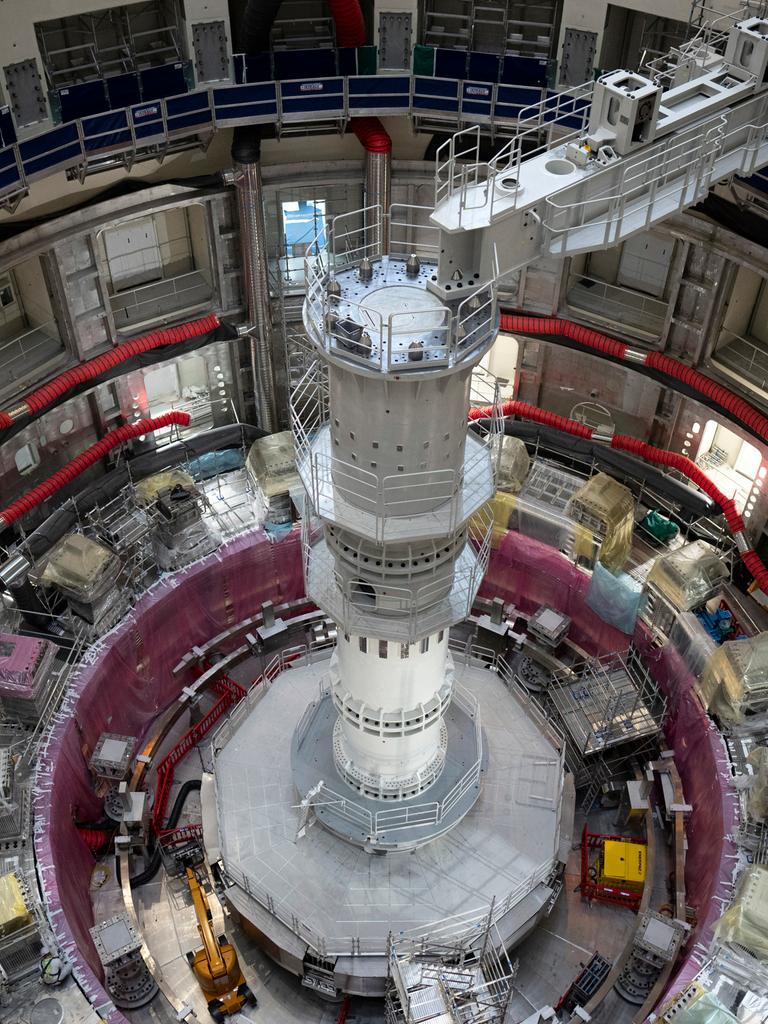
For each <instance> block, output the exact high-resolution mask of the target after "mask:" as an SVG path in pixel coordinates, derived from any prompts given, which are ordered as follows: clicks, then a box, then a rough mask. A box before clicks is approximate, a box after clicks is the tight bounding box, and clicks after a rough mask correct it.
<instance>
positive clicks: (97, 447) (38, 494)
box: [0, 411, 191, 527]
mask: <svg viewBox="0 0 768 1024" xmlns="http://www.w3.org/2000/svg"><path fill="white" fill-rule="evenodd" d="M190 420H191V417H190V415H189V413H188V412H177V411H174V412H166V413H163V414H162V416H154V417H151V418H150V419H146V420H138V422H136V423H130V424H126V425H125V426H122V427H117V428H116V429H115V430H111V431H110V432H109V433H108V434H106V435H105V436H104V437H102V439H101V440H100V441H97V442H96V444H92V445H91V446H90V448H86V449H85V451H84V452H81V453H80V455H77V456H76V457H75V458H74V459H72V461H71V462H68V463H67V464H66V466H62V468H61V469H59V470H57V471H56V472H55V473H54V474H53V475H52V476H49V477H48V479H47V480H44V481H43V482H42V483H41V484H38V485H37V487H33V488H32V490H31V491H28V492H27V493H26V494H24V495H22V496H21V497H20V498H17V499H16V501H13V502H11V504H10V505H8V506H7V508H4V509H3V510H2V511H0V527H7V526H11V525H12V524H13V523H15V522H16V521H17V520H18V519H21V517H22V516H24V515H26V514H27V513H28V512H31V511H32V509H33V508H36V507H37V506H38V505H40V504H41V503H42V502H43V501H45V500H46V499H48V498H50V497H51V496H52V495H54V494H55V493H56V492H57V491H60V490H61V488H62V487H65V486H66V485H67V484H68V483H70V482H71V481H72V480H74V479H75V477H77V476H79V475H80V474H81V473H83V472H85V470H86V469H88V468H89V467H90V466H93V465H94V463H96V462H98V461H99V460H100V459H103V458H104V456H105V455H108V454H109V452H111V451H112V450H113V449H114V448H117V447H118V445H121V444H123V443H124V442H125V441H131V440H133V439H134V438H137V437H142V436H143V435H144V434H151V433H153V432H154V431H155V430H160V429H162V428H163V427H170V426H179V427H188V426H189V424H190Z"/></svg>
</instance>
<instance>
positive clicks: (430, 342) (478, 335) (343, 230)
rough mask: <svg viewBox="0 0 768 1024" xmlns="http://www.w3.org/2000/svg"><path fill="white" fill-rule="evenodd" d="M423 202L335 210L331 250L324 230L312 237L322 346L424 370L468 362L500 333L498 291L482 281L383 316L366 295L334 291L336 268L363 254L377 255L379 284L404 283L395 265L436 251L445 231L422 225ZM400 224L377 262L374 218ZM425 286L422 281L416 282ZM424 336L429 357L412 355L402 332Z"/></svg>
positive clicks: (310, 274)
mask: <svg viewBox="0 0 768 1024" xmlns="http://www.w3.org/2000/svg"><path fill="white" fill-rule="evenodd" d="M424 212H425V208H424V207H421V206H409V205H407V204H404V203H400V204H396V205H394V206H392V207H390V209H389V211H382V209H381V207H379V206H369V207H365V208H364V209H362V210H353V211H351V212H350V213H347V214H341V215H339V216H338V217H335V218H334V219H333V220H332V222H331V224H330V227H329V229H328V249H327V253H326V252H322V251H315V250H319V249H320V244H319V243H320V236H319V235H318V237H317V239H316V240H315V242H313V243H311V244H310V251H311V252H312V254H311V255H309V256H307V257H306V259H305V262H304V281H305V287H306V301H305V306H304V311H305V314H306V318H307V326H308V331H309V333H310V335H311V337H312V339H313V341H314V342H315V344H316V345H318V347H320V348H321V349H322V350H324V351H326V352H328V353H329V354H331V355H333V356H334V357H336V358H338V359H342V360H343V361H344V362H349V363H353V364H356V365H359V366H365V367H366V368H367V369H373V370H378V371H380V372H382V373H387V372H390V371H396V372H397V373H398V374H404V373H418V372H422V373H423V372H424V370H425V369H430V370H433V369H438V368H441V367H450V366H454V365H457V364H459V363H462V362H466V361H469V360H471V359H473V358H475V357H476V356H477V353H478V351H479V350H480V349H482V348H483V347H485V346H487V345H489V344H490V342H491V341H492V339H493V337H494V336H495V332H496V321H497V317H496V311H497V308H496V290H495V286H494V285H493V284H488V285H483V286H481V287H479V288H477V289H476V290H475V291H474V292H472V293H470V294H469V295H467V297H466V298H465V299H464V300H463V301H462V302H461V303H458V304H457V303H452V304H451V305H445V304H439V303H436V302H435V301H434V298H431V301H430V300H428V299H427V297H426V292H425V300H424V306H423V308H421V309H419V308H418V307H417V308H413V309H409V310H408V312H407V313H397V312H395V313H390V314H389V315H387V316H386V318H385V317H384V316H382V314H381V313H379V312H378V311H376V310H375V309H372V308H370V306H368V305H366V303H365V302H364V301H362V302H358V301H356V300H355V299H352V298H345V297H342V296H340V295H333V294H329V291H328V286H329V284H331V282H332V281H334V279H335V278H336V276H337V275H343V274H344V272H345V271H350V272H354V268H356V267H358V266H359V265H360V263H361V262H362V260H363V259H369V260H371V261H372V262H373V261H374V260H375V261H376V262H375V264H374V272H375V273H376V274H377V275H379V276H378V278H377V283H379V282H380V283H381V284H382V285H384V284H392V285H394V284H396V283H398V282H399V277H401V276H402V274H400V275H398V273H397V268H398V266H399V267H400V269H401V270H402V266H403V264H402V262H398V261H404V260H405V259H407V257H408V256H409V255H410V254H411V253H412V252H415V254H416V255H418V256H419V257H420V259H422V260H428V259H433V258H434V257H435V256H436V255H438V249H439V244H438V241H437V239H438V238H439V231H438V229H437V228H436V227H435V226H434V225H429V224H424V223H423V221H424ZM372 221H373V222H376V224H377V225H381V224H385V225H386V224H389V226H390V228H391V227H392V225H394V227H395V229H396V230H395V235H394V248H393V251H392V255H390V256H384V257H382V258H381V260H380V262H379V248H380V243H379V238H380V231H379V230H378V227H377V228H376V230H372V229H371V227H370V225H371V222H372ZM418 287H421V286H418ZM414 337H415V338H420V339H421V340H422V344H423V346H424V353H423V355H424V356H426V358H423V357H422V358H419V359H411V358H408V356H407V354H406V352H405V350H404V347H403V341H404V339H411V340H413V339H414Z"/></svg>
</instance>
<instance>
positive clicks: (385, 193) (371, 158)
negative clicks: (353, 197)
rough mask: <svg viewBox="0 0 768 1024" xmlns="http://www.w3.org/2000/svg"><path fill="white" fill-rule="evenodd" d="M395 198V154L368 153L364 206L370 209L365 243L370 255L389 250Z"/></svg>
mask: <svg viewBox="0 0 768 1024" xmlns="http://www.w3.org/2000/svg"><path fill="white" fill-rule="evenodd" d="M391 202H392V154H391V153H375V152H371V151H370V150H366V153H365V206H366V207H371V206H373V207H378V208H379V209H378V211H376V210H370V211H369V212H368V213H367V214H366V217H367V222H366V225H365V227H366V239H365V241H366V245H367V246H370V247H371V248H370V249H369V250H368V253H369V256H386V255H388V254H389V207H390V204H391Z"/></svg>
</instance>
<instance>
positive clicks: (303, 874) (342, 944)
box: [206, 662, 563, 995]
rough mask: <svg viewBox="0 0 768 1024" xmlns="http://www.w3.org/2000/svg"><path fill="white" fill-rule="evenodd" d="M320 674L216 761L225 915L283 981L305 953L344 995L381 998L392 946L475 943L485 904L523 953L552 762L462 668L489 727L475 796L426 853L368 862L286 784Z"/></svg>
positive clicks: (547, 858) (548, 839)
mask: <svg viewBox="0 0 768 1024" xmlns="http://www.w3.org/2000/svg"><path fill="white" fill-rule="evenodd" d="M326 671H327V664H326V663H322V662H321V663H319V664H315V665H311V666H304V667H300V668H289V669H287V670H286V671H285V672H283V673H282V674H281V675H280V676H279V677H277V678H276V680H275V681H274V683H273V684H272V686H271V687H270V688H269V690H267V691H266V692H265V693H264V695H263V697H262V698H261V700H260V701H259V702H258V703H256V705H255V706H254V708H253V710H252V711H251V712H250V713H249V715H248V716H247V717H246V718H244V719H243V721H242V723H241V724H240V725H239V727H238V728H237V731H236V732H235V733H234V734H233V735H232V737H231V739H229V741H228V742H226V744H225V745H224V746H223V747H222V748H221V749H220V750H218V751H217V752H216V758H215V778H216V803H217V819H218V835H213V834H211V835H209V834H208V831H207V832H206V844H207V845H215V844H218V845H219V846H220V849H221V857H222V862H223V865H224V869H225V873H226V877H227V879H228V883H229V884H228V887H227V889H226V897H227V900H228V901H229V903H230V904H231V906H232V907H233V908H234V909H235V910H236V911H237V913H238V914H239V915H241V917H242V918H244V919H245V920H246V921H248V922H250V924H251V926H252V929H253V930H254V931H255V933H257V934H258V935H259V936H260V941H261V942H262V944H263V946H264V948H265V949H266V950H267V951H268V952H270V955H272V956H273V957H274V958H275V959H276V960H278V961H279V962H280V963H282V964H283V965H284V966H286V967H288V969H289V970H292V971H294V973H297V974H298V973H301V971H302V969H303V968H302V964H303V957H304V956H305V954H307V953H308V952H310V953H313V955H315V956H322V957H323V959H325V960H329V961H331V962H332V963H333V964H334V965H335V966H334V971H335V973H336V974H337V984H338V987H339V988H341V989H343V990H344V991H348V992H360V993H363V994H366V995H373V994H379V993H380V992H383V986H384V983H385V980H386V976H387V946H388V939H389V936H390V934H396V935H397V934H404V935H406V934H419V935H426V936H428V935H430V934H433V933H434V934H437V933H438V932H441V931H444V929H445V927H446V922H451V926H453V925H455V926H456V927H457V928H464V929H465V931H466V932H467V934H469V935H470V936H471V930H472V928H476V927H477V926H478V925H477V922H479V921H482V920H484V919H486V918H487V915H488V912H489V909H490V907H491V905H492V903H493V905H494V907H495V914H496V915H498V927H499V930H500V934H501V935H502V937H503V938H504V939H505V941H519V939H520V938H522V937H523V936H524V934H526V931H527V930H529V929H530V927H532V926H533V924H534V922H535V920H536V918H537V915H538V914H540V913H541V912H542V909H543V907H544V905H545V904H546V902H547V900H548V898H549V896H550V895H551V890H550V889H549V888H548V886H547V884H546V883H547V880H548V878H549V876H550V873H551V871H552V868H553V867H554V866H555V864H556V863H557V860H558V855H559V842H560V805H561V799H562V786H563V766H562V758H561V755H560V752H559V751H558V750H557V749H556V748H555V747H554V746H553V744H552V743H551V741H550V739H549V738H548V736H547V735H545V734H544V733H543V732H542V731H541V730H540V728H539V726H538V724H537V723H536V721H535V720H534V719H532V718H531V717H530V716H529V713H528V711H527V709H526V707H525V705H524V703H523V702H522V701H520V700H519V699H518V697H517V696H516V695H514V694H512V693H511V692H510V691H509V690H507V688H506V687H505V686H504V684H503V683H502V681H501V680H500V679H499V677H498V676H497V675H495V674H494V673H492V672H490V671H488V670H486V669H480V668H475V667H472V666H470V667H466V666H464V665H457V666H456V677H457V681H458V682H459V683H460V684H461V685H463V686H464V687H465V688H466V689H467V690H469V691H470V692H471V693H473V694H474V696H475V698H476V699H477V701H478V704H479V706H480V714H481V716H482V720H483V723H484V736H485V742H486V746H487V750H488V767H487V771H486V774H485V777H484V781H483V785H482V788H481V790H480V794H479V797H478V799H477V800H476V802H475V803H474V805H473V806H472V807H471V809H470V810H469V811H468V813H467V814H466V815H465V816H464V818H463V819H462V821H460V822H459V823H458V824H457V825H456V826H455V828H453V829H452V830H451V831H450V832H448V833H447V834H445V835H443V836H441V837H439V838H437V839H435V840H434V841H433V842H431V843H429V844H427V845H425V846H420V847H418V848H417V849H414V850H410V851H408V852H400V851H396V852H390V853H387V854H386V855H376V854H375V853H374V852H372V851H371V852H366V851H365V850H364V849H363V848H361V847H357V846H353V845H352V844H350V843H348V842H344V841H342V840H340V839H338V838H337V837H336V836H335V835H333V834H332V833H331V832H329V831H328V830H327V829H325V828H323V827H321V826H320V825H318V824H317V823H314V824H313V823H312V815H311V814H310V815H306V814H305V813H304V812H303V810H302V808H301V807H300V799H299V797H298V795H297V793H296V790H295V787H294V785H293V781H292V767H291V742H292V737H293V733H294V730H295V728H296V726H297V723H299V721H300V719H301V718H302V716H303V715H304V714H305V712H306V710H307V707H308V705H310V704H311V703H312V701H313V700H314V699H316V698H318V697H319V696H320V689H319V687H320V683H321V680H322V677H323V676H324V675H325V672H326ZM329 753H330V752H329ZM425 795H426V794H425ZM209 828H210V826H207V829H209Z"/></svg>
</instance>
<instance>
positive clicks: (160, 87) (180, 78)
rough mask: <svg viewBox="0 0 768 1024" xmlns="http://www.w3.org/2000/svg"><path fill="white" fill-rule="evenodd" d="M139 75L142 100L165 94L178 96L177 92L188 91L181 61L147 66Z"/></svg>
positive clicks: (157, 98) (164, 95) (162, 96)
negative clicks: (154, 66) (152, 66)
mask: <svg viewBox="0 0 768 1024" xmlns="http://www.w3.org/2000/svg"><path fill="white" fill-rule="evenodd" d="M140 75H141V98H142V99H143V100H160V99H165V97H166V96H178V95H179V93H182V92H187V91H188V86H187V78H186V75H185V65H184V62H183V61H178V62H177V63H176V64H161V65H160V66H159V67H156V68H147V69H146V70H145V71H142V72H140Z"/></svg>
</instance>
